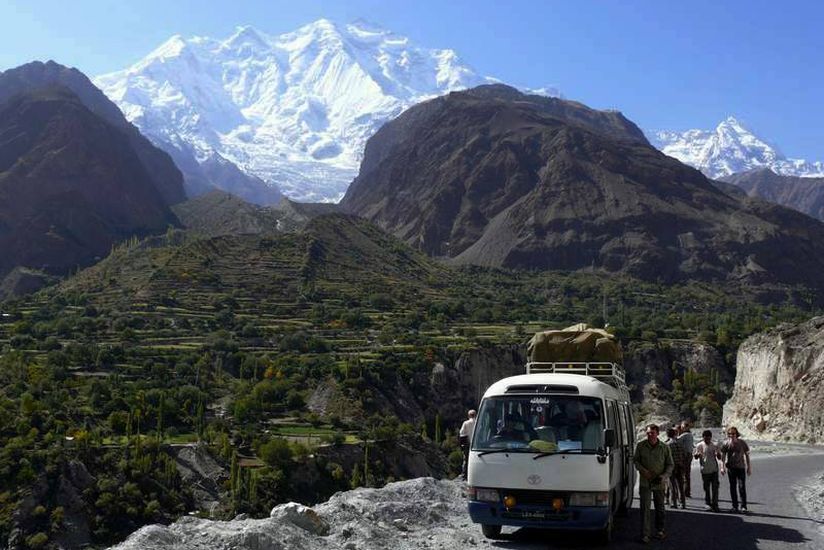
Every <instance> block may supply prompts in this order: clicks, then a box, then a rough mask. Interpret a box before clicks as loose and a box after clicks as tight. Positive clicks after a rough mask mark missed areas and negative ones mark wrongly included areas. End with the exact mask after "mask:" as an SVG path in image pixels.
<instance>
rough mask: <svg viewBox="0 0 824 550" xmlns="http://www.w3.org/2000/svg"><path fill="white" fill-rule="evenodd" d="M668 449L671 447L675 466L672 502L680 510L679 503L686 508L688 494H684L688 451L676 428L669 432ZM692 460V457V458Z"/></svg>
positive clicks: (672, 481) (671, 483)
mask: <svg viewBox="0 0 824 550" xmlns="http://www.w3.org/2000/svg"><path fill="white" fill-rule="evenodd" d="M667 438H668V439H667V447H669V450H670V454H671V455H672V462H673V464H674V465H675V466H674V467H673V469H672V476H670V500H671V501H672V507H673V508H678V502H679V501H680V502H681V508H686V507H687V503H686V493H685V492H684V468H685V465H686V464H688V460H687V450H686V449H685V448H684V444H683V443H682V442H681V440H680V439H678V437H677V432H676V430H675V428H669V429H668V430H667ZM690 459H692V457H691V456H690Z"/></svg>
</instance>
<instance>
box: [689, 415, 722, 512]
mask: <svg viewBox="0 0 824 550" xmlns="http://www.w3.org/2000/svg"><path fill="white" fill-rule="evenodd" d="M701 436H702V437H703V439H702V440H701V443H699V444H698V445H696V446H695V458H696V459H698V464H699V465H700V466H701V479H702V480H703V481H704V502H706V503H707V505H706V509H707V510H712V511H713V512H718V511H719V510H718V459H720V458H721V451H720V450H718V445H716V444H715V443H713V441H712V431H710V430H704V433H702V434H701Z"/></svg>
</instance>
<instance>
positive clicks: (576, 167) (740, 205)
mask: <svg viewBox="0 0 824 550" xmlns="http://www.w3.org/2000/svg"><path fill="white" fill-rule="evenodd" d="M341 206H342V207H343V208H345V209H348V210H349V211H351V212H353V213H356V214H358V215H361V216H364V217H366V218H367V219H369V220H371V221H373V222H374V223H376V224H378V225H379V226H380V227H382V228H384V229H386V230H387V231H389V232H391V233H393V234H394V235H396V236H397V237H399V238H401V239H403V240H404V241H406V242H407V243H409V244H411V245H412V246H414V247H417V248H419V249H421V250H423V251H425V252H426V253H428V254H430V255H432V256H439V257H446V258H449V259H451V260H452V261H454V262H457V263H464V264H477V265H484V266H504V267H511V268H525V269H559V270H580V269H604V270H607V271H621V272H624V273H628V274H630V275H633V276H636V277H640V278H644V279H650V278H652V279H657V280H662V281H668V282H672V281H677V280H683V279H702V280H713V279H720V280H724V279H736V280H746V281H749V282H752V283H754V284H759V283H764V282H768V281H772V282H783V283H791V284H799V283H800V284H806V285H810V286H813V287H820V286H821V285H822V279H821V277H820V273H821V270H822V269H824V265H819V260H818V259H816V258H815V257H813V256H811V255H810V254H809V251H810V250H812V249H815V248H818V247H819V246H821V244H819V243H821V239H822V238H824V225H822V224H821V223H820V222H815V221H813V220H810V219H808V218H807V217H806V216H803V215H800V214H797V213H795V212H793V211H790V210H787V209H783V208H780V207H773V206H771V205H768V204H766V203H760V202H757V201H747V200H741V199H740V198H737V197H731V196H729V195H727V194H725V193H722V192H721V191H719V190H718V189H717V188H716V187H715V186H713V185H712V183H711V182H710V181H709V180H707V179H706V178H705V177H704V176H703V175H702V174H701V173H700V172H698V171H697V170H694V169H692V168H689V167H687V166H685V165H683V164H681V163H680V162H678V161H676V160H674V159H672V158H670V157H667V156H665V155H663V154H661V153H660V152H658V151H657V150H655V149H654V148H653V147H651V146H650V145H649V143H648V142H647V141H646V139H645V138H644V136H643V133H642V132H641V131H640V130H639V129H638V128H637V127H636V126H635V125H634V124H633V123H632V122H630V121H628V120H627V119H626V118H624V117H623V116H622V115H621V114H620V113H616V112H609V111H595V110H593V109H589V108H587V107H586V106H584V105H581V104H579V103H575V102H569V101H565V100H561V99H555V98H542V97H538V96H528V95H524V94H521V93H519V92H518V91H517V90H514V89H512V88H509V87H506V86H502V85H494V86H483V87H479V88H475V89H472V90H468V91H465V92H453V93H451V94H449V95H447V96H443V97H440V98H436V99H433V100H430V101H427V102H424V103H422V104H419V105H416V106H415V107H412V108H411V109H409V110H407V111H406V112H404V113H403V114H402V115H401V116H399V117H398V118H397V119H395V120H393V121H391V122H389V123H387V124H386V125H385V126H384V127H383V128H381V130H379V131H378V132H377V133H376V134H375V136H373V137H372V138H371V139H370V140H369V142H368V143H367V147H366V152H365V155H364V160H363V163H362V164H361V170H360V173H359V175H358V177H357V178H356V179H355V181H354V182H353V183H352V185H351V186H350V188H349V190H348V191H347V194H346V196H345V197H344V199H343V200H342V202H341ZM779 250H780V252H779ZM823 252H824V251H823ZM788 261H789V262H790V263H795V267H794V268H792V269H788V264H787V262H788ZM802 280H803V282H802Z"/></svg>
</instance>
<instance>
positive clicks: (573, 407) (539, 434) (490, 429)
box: [472, 394, 604, 453]
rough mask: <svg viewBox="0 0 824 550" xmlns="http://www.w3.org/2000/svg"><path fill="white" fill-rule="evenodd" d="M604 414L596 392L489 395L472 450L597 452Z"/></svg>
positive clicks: (479, 414)
mask: <svg viewBox="0 0 824 550" xmlns="http://www.w3.org/2000/svg"><path fill="white" fill-rule="evenodd" d="M603 418H604V413H603V409H602V405H601V400H600V399H598V398H596V397H581V396H577V395H575V396H562V395H535V394H532V395H506V396H500V397H490V398H487V399H485V400H484V401H483V403H482V404H481V409H480V412H479V413H478V420H477V425H476V426H475V433H474V436H473V438H472V450H473V451H495V450H498V449H508V450H514V451H521V452H535V453H552V452H567V453H569V452H580V453H594V452H597V450H598V448H599V447H601V446H602V445H603V443H602V439H603V438H602V434H603V429H604V422H603Z"/></svg>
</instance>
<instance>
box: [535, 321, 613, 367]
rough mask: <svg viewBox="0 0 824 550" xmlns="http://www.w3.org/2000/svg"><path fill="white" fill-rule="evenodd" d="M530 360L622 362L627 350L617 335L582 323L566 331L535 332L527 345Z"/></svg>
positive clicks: (545, 361) (547, 361)
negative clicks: (624, 351) (623, 349)
mask: <svg viewBox="0 0 824 550" xmlns="http://www.w3.org/2000/svg"><path fill="white" fill-rule="evenodd" d="M527 349H528V352H529V361H530V362H541V363H555V362H559V361H570V362H611V363H619V364H620V363H621V362H622V360H623V352H622V351H621V345H620V344H619V343H618V340H616V339H615V336H613V335H612V334H610V333H608V332H607V331H605V330H603V329H598V328H588V327H587V325H585V324H583V323H580V324H577V325H573V326H571V327H567V328H565V329H563V330H545V331H542V332H537V333H535V336H533V337H532V339H531V340H530V341H529V345H528V347H527Z"/></svg>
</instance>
